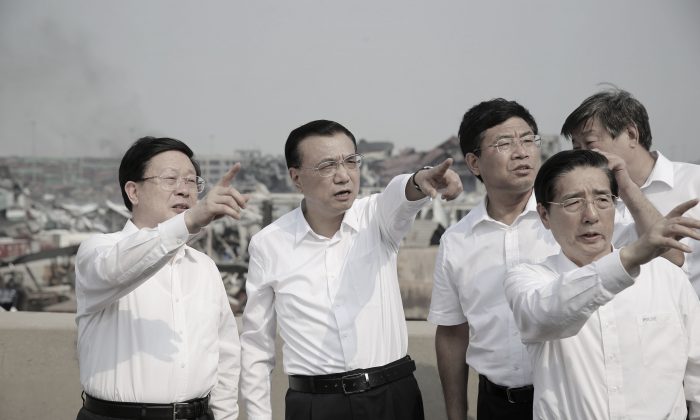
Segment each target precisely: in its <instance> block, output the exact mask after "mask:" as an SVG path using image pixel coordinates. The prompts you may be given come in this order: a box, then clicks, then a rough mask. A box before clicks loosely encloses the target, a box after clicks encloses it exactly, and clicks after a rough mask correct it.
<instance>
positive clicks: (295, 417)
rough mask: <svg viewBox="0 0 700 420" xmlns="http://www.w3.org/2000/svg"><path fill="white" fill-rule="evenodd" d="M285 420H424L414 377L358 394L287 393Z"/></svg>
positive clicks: (290, 391)
mask: <svg viewBox="0 0 700 420" xmlns="http://www.w3.org/2000/svg"><path fill="white" fill-rule="evenodd" d="M284 401H285V417H284V418H285V420H312V419H313V420H326V419H327V420H424V418H425V417H424V414H423V398H422V397H421V393H420V389H418V383H417V382H416V378H415V377H414V376H413V375H409V376H406V377H405V378H402V379H399V380H397V381H395V382H391V383H388V384H386V385H383V386H380V387H378V388H374V389H370V390H368V391H365V392H360V393H357V394H342V393H338V394H311V393H306V392H298V391H293V390H291V389H288V390H287V395H286V397H285V399H284Z"/></svg>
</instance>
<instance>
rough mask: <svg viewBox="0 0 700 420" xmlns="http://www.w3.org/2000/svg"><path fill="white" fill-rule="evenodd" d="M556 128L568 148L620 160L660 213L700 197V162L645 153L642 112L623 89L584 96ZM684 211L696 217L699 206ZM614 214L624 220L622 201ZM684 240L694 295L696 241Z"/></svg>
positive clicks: (699, 259)
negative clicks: (685, 161)
mask: <svg viewBox="0 0 700 420" xmlns="http://www.w3.org/2000/svg"><path fill="white" fill-rule="evenodd" d="M561 132H562V134H563V135H564V136H566V137H568V138H569V139H571V140H572V142H573V146H574V149H596V150H600V151H603V152H608V153H614V154H616V155H618V156H619V157H620V158H622V159H623V160H624V161H625V163H626V165H627V170H628V172H629V174H630V176H631V177H632V179H633V181H634V182H635V183H636V184H637V185H638V186H639V187H640V188H641V190H642V192H643V193H644V195H646V197H647V198H648V199H649V201H651V202H652V203H653V204H654V206H655V207H656V208H657V209H658V210H659V211H660V212H661V213H663V214H666V213H668V212H669V211H670V210H671V209H672V208H673V207H674V206H676V205H678V204H679V203H682V202H684V201H686V200H690V199H693V198H697V197H700V166H699V165H694V164H690V163H683V162H671V161H669V160H668V159H667V158H666V157H664V156H663V155H662V154H661V152H659V151H651V142H652V135H651V128H650V126H649V117H648V115H647V111H646V109H645V108H644V105H642V104H641V103H640V102H639V101H638V100H637V99H635V98H634V97H633V96H632V95H631V94H630V93H629V92H626V91H624V90H621V89H611V90H605V91H602V92H599V93H596V94H594V95H592V96H590V97H589V98H587V99H586V100H584V101H583V102H582V103H581V105H579V106H578V108H576V109H575V110H574V111H573V112H572V113H571V114H570V115H569V116H568V117H567V119H566V121H565V122H564V125H563V126H562V130H561ZM696 157H697V156H692V158H696ZM688 214H689V215H690V216H693V217H695V218H700V208H698V207H695V208H692V209H690V210H689V212H688ZM618 216H622V217H623V218H624V219H625V220H627V221H629V219H630V215H629V212H628V211H627V210H626V208H625V205H624V203H622V202H620V203H618ZM618 221H619V220H618ZM686 243H688V244H689V245H690V247H691V248H692V249H693V252H692V253H690V254H688V255H687V256H686V262H687V269H688V272H689V277H690V281H691V284H692V285H693V287H694V288H695V291H696V293H698V295H700V242H698V241H695V240H692V239H686Z"/></svg>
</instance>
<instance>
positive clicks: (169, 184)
mask: <svg viewBox="0 0 700 420" xmlns="http://www.w3.org/2000/svg"><path fill="white" fill-rule="evenodd" d="M149 179H153V180H156V182H157V183H158V185H160V188H161V189H162V190H165V191H175V190H177V189H178V188H180V186H181V185H182V184H183V183H184V184H185V187H187V189H188V190H191V191H197V192H198V193H201V192H202V191H204V186H205V185H206V181H205V180H204V178H202V177H201V176H178V175H176V174H172V173H164V174H162V175H157V176H148V177H145V178H141V179H139V182H141V181H148V180H149Z"/></svg>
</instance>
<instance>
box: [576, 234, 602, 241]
mask: <svg viewBox="0 0 700 420" xmlns="http://www.w3.org/2000/svg"><path fill="white" fill-rule="evenodd" d="M579 238H581V240H582V241H583V242H588V243H593V242H597V241H600V240H602V239H603V235H601V234H600V233H598V232H585V233H583V234H581V235H579Z"/></svg>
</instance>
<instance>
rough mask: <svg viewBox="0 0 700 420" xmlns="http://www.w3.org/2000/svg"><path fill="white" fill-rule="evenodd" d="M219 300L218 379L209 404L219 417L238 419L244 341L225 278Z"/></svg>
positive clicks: (228, 419)
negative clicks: (239, 335)
mask: <svg viewBox="0 0 700 420" xmlns="http://www.w3.org/2000/svg"><path fill="white" fill-rule="evenodd" d="M220 277H221V275H220V274H219V278H220ZM219 281H220V282H221V280H219ZM220 302H221V304H220V305H221V315H220V321H219V366H218V370H217V381H216V384H215V385H214V388H213V389H212V391H211V400H210V406H211V409H212V412H213V413H214V418H215V419H216V420H236V419H237V418H238V381H239V377H240V374H241V344H240V341H239V339H238V326H237V325H236V318H234V316H233V312H232V311H231V305H230V304H229V301H228V295H227V294H226V290H225V289H224V287H223V282H221V300H220Z"/></svg>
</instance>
